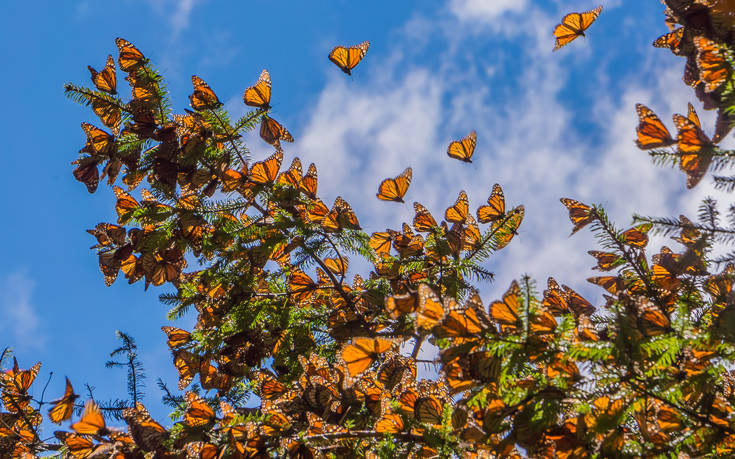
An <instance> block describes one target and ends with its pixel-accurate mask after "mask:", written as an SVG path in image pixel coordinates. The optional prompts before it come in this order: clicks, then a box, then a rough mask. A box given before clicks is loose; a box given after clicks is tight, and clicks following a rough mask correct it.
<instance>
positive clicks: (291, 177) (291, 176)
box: [278, 157, 303, 188]
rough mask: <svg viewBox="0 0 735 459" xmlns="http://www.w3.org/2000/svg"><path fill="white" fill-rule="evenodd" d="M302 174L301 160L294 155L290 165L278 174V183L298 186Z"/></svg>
mask: <svg viewBox="0 0 735 459" xmlns="http://www.w3.org/2000/svg"><path fill="white" fill-rule="evenodd" d="M302 175H303V174H302V170H301V160H300V159H299V158H298V157H296V158H294V159H293V161H291V165H290V166H289V167H288V169H287V170H285V171H284V172H281V175H279V176H278V183H280V184H288V185H291V186H293V187H296V188H298V187H299V183H300V182H301V178H302Z"/></svg>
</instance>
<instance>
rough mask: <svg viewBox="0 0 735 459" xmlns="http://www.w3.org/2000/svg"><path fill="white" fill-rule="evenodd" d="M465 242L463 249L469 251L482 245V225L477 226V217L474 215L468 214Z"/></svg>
mask: <svg viewBox="0 0 735 459" xmlns="http://www.w3.org/2000/svg"><path fill="white" fill-rule="evenodd" d="M463 242H464V244H463V246H462V249H463V250H466V251H468V252H471V251H473V250H478V249H479V248H480V247H482V242H483V240H482V234H480V227H479V226H477V222H476V221H475V217H473V216H472V215H468V216H467V225H466V226H465V228H464V241H463Z"/></svg>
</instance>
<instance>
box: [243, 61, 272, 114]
mask: <svg viewBox="0 0 735 459" xmlns="http://www.w3.org/2000/svg"><path fill="white" fill-rule="evenodd" d="M242 100H243V101H244V102H245V105H249V106H251V107H258V108H260V109H262V110H270V108H271V106H270V102H271V75H270V74H269V73H268V70H265V69H263V71H262V72H260V77H259V78H258V81H257V82H256V83H255V84H254V85H253V86H250V87H249V88H248V89H246V90H245V93H244V94H243V95H242Z"/></svg>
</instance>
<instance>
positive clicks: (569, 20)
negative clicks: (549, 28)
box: [554, 6, 602, 51]
mask: <svg viewBox="0 0 735 459" xmlns="http://www.w3.org/2000/svg"><path fill="white" fill-rule="evenodd" d="M601 11H602V6H598V7H597V8H595V9H594V10H591V11H586V12H584V13H570V14H567V15H566V16H564V17H563V18H562V20H561V23H560V24H559V25H557V26H556V27H555V28H554V37H556V42H555V44H554V51H557V50H558V49H560V48H562V47H563V46H565V45H567V44H569V43H571V42H572V41H574V40H575V39H576V38H577V37H579V36H581V35H584V31H585V30H587V28H588V27H589V26H591V25H592V23H593V22H595V20H596V19H597V17H598V16H599V15H600V12H601Z"/></svg>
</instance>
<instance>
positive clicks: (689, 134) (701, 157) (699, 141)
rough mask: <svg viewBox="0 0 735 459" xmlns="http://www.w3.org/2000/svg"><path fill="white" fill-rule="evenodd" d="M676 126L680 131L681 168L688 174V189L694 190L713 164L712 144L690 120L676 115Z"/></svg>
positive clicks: (678, 141)
mask: <svg viewBox="0 0 735 459" xmlns="http://www.w3.org/2000/svg"><path fill="white" fill-rule="evenodd" d="M674 124H675V125H676V128H677V129H678V130H679V133H678V134H677V143H678V146H679V152H680V154H681V162H680V164H679V167H680V168H681V170H682V171H684V172H685V173H686V174H687V188H693V187H694V186H696V185H697V183H699V181H700V180H702V177H704V174H705V173H706V172H707V169H708V168H709V165H710V163H711V162H712V153H711V151H709V150H710V148H709V147H711V146H712V142H711V141H710V139H709V138H708V137H707V135H706V134H705V133H704V132H702V130H701V129H700V128H699V127H698V126H697V125H696V124H695V123H694V122H692V120H690V119H689V118H684V117H683V116H681V115H678V114H675V115H674Z"/></svg>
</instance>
